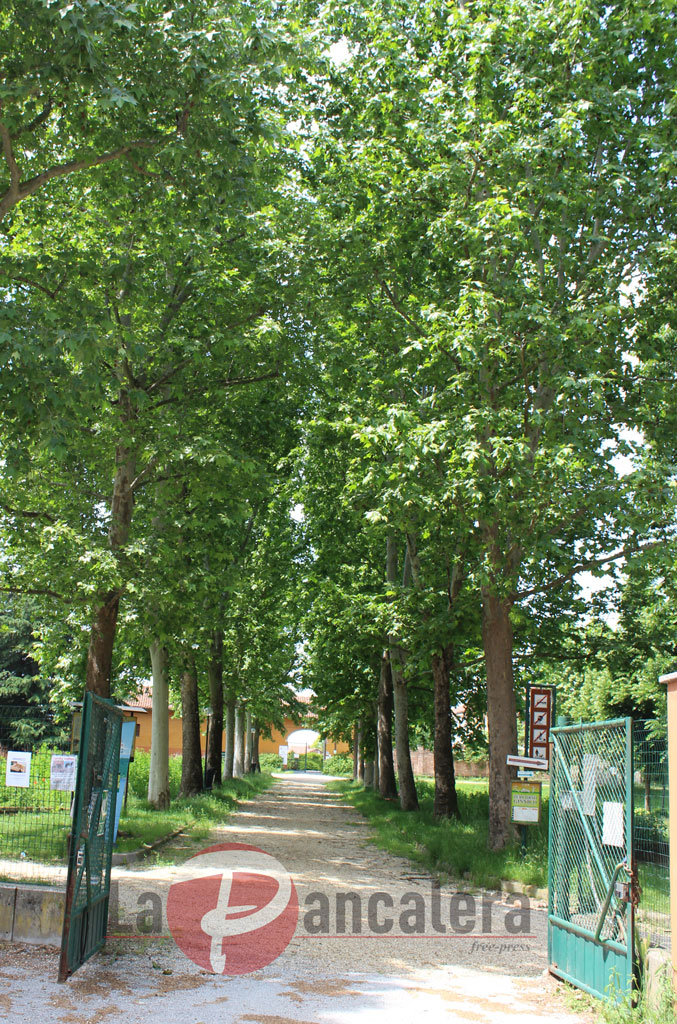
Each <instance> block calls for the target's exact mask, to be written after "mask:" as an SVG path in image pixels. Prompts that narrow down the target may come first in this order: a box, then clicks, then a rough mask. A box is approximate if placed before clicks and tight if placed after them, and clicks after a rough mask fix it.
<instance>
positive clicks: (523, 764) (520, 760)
mask: <svg viewBox="0 0 677 1024" xmlns="http://www.w3.org/2000/svg"><path fill="white" fill-rule="evenodd" d="M505 763H506V764H511V765H514V766H515V767H516V768H533V769H534V771H535V772H547V770H548V761H547V759H546V758H542V757H522V756H521V755H519V754H508V756H507V757H506V759H505Z"/></svg>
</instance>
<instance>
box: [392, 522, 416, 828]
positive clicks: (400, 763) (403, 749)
mask: <svg viewBox="0 0 677 1024" xmlns="http://www.w3.org/2000/svg"><path fill="white" fill-rule="evenodd" d="M386 565H387V577H388V582H389V583H392V584H396V583H397V548H396V546H395V539H394V537H393V536H392V535H390V534H389V535H388V539H387V558H386ZM388 647H389V651H390V671H391V675H392V680H393V698H394V707H395V748H396V750H397V781H398V783H399V788H400V807H401V808H402V810H403V811H417V810H418V796H417V794H416V784H415V782H414V772H413V770H412V767H411V751H410V750H409V694H408V693H407V684H406V682H405V679H404V671H403V669H404V652H403V651H402V648H401V647H400V645H399V643H398V641H397V638H396V637H395V636H393V635H390V636H389V637H388Z"/></svg>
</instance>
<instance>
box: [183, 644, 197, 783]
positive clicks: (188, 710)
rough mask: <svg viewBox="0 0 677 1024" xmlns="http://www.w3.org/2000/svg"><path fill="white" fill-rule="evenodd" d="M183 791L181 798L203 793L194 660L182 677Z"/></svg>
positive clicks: (187, 666)
mask: <svg viewBox="0 0 677 1024" xmlns="http://www.w3.org/2000/svg"><path fill="white" fill-rule="evenodd" d="M181 716H182V722H181V726H182V735H181V754H182V762H181V790H180V796H195V794H196V793H201V792H202V751H201V749H200V711H199V707H198V697H197V673H196V671H195V664H194V663H193V662H192V660H191V661H190V662H189V663H188V664H187V665H186V667H185V669H184V671H183V673H182V675H181Z"/></svg>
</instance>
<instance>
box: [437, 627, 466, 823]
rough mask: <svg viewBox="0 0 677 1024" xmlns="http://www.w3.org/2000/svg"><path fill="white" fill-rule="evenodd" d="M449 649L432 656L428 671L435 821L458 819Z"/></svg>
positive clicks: (450, 655)
mask: <svg viewBox="0 0 677 1024" xmlns="http://www.w3.org/2000/svg"><path fill="white" fill-rule="evenodd" d="M453 650H454V649H453V646H452V645H451V644H449V645H448V646H447V647H445V649H444V650H443V651H442V653H441V654H433V657H432V671H433V683H434V705H435V738H434V741H433V753H434V756H435V801H434V805H433V814H434V816H435V817H436V818H460V817H461V815H460V813H459V809H458V797H457V795H456V778H455V776H454V754H453V750H452V743H453V735H452V727H451V701H450V698H449V671H450V667H451V664H452V662H453Z"/></svg>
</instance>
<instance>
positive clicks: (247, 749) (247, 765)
mask: <svg viewBox="0 0 677 1024" xmlns="http://www.w3.org/2000/svg"><path fill="white" fill-rule="evenodd" d="M251 770H252V713H251V711H246V712H245V716H244V771H245V775H248V774H249V773H250V772H251Z"/></svg>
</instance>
